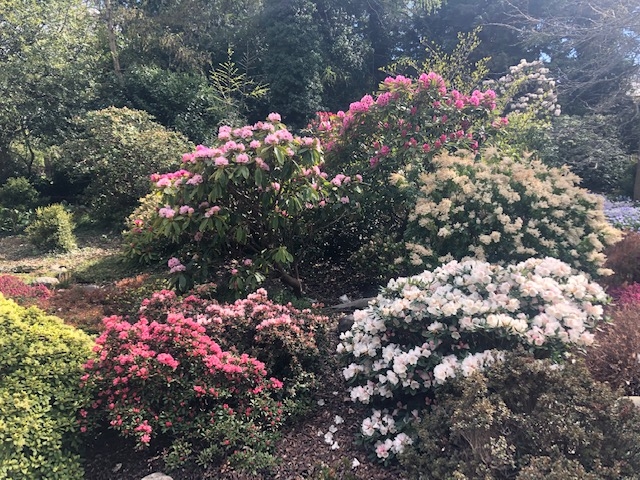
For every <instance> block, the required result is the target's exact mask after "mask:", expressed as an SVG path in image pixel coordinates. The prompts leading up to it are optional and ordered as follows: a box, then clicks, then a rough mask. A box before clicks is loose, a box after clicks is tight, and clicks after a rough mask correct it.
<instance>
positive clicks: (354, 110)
mask: <svg viewBox="0 0 640 480" xmlns="http://www.w3.org/2000/svg"><path fill="white" fill-rule="evenodd" d="M495 108H496V93H495V92H494V91H493V90H490V89H488V90H485V91H480V90H475V91H473V92H472V93H471V94H470V95H467V94H464V93H462V92H459V91H457V90H450V91H449V90H448V89H447V86H446V84H445V82H444V80H443V79H442V77H441V76H440V75H438V74H436V73H434V72H430V73H423V74H422V75H420V77H419V78H418V79H417V80H412V79H409V78H406V77H404V76H402V75H398V76H396V77H388V78H387V79H385V80H384V82H383V83H382V84H381V85H380V91H379V92H378V93H377V94H376V96H375V98H374V97H373V96H371V95H365V96H364V97H363V98H362V99H361V100H360V101H358V102H353V103H351V105H350V106H349V110H348V111H347V112H338V113H337V114H333V113H327V112H319V113H318V119H317V121H316V123H315V128H316V129H317V130H318V131H319V132H320V133H321V134H322V135H323V136H324V139H325V142H327V146H328V148H329V149H330V151H331V153H330V154H329V156H328V161H329V162H330V163H331V164H332V165H333V164H335V165H341V164H342V163H343V160H345V159H349V160H348V162H349V163H351V162H353V160H354V159H355V161H356V163H357V164H358V165H360V166H361V167H362V166H364V165H365V162H367V163H368V164H369V166H370V167H378V166H379V165H380V166H384V164H390V165H389V166H388V167H386V168H385V169H384V172H386V173H387V174H388V171H389V168H390V169H391V170H393V169H398V168H400V167H401V166H402V165H403V164H405V163H407V162H410V163H413V162H415V161H416V160H417V163H423V162H425V161H427V163H428V159H425V158H424V157H423V156H422V155H419V157H420V158H419V159H415V158H413V157H415V155H416V154H420V153H430V154H434V153H436V152H437V151H438V150H440V149H443V148H445V147H453V148H460V147H461V146H462V147H467V148H468V147H471V148H477V147H478V145H479V143H480V141H481V140H482V138H483V136H485V135H486V134H487V132H486V131H483V132H482V133H480V131H477V132H476V130H475V128H474V127H475V126H476V124H477V123H478V122H479V121H480V120H483V119H486V118H489V116H490V112H491V111H493V110H494V109H495ZM506 123H508V122H507V121H506V119H505V120H504V121H502V122H501V121H498V122H497V123H495V125H494V126H493V128H500V127H501V126H502V125H504V124H506ZM380 180H386V179H383V178H381V179H380Z"/></svg>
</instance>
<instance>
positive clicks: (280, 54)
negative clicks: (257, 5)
mask: <svg viewBox="0 0 640 480" xmlns="http://www.w3.org/2000/svg"><path fill="white" fill-rule="evenodd" d="M315 13H316V7H315V5H314V3H313V2H312V1H310V0H291V1H287V2H274V3H272V4H271V5H270V6H268V7H267V8H266V9H265V14H264V18H263V27H264V33H265V38H266V40H267V44H268V47H267V51H266V53H265V58H264V70H265V74H266V78H265V80H266V82H267V83H268V84H269V87H270V91H271V95H270V98H269V106H270V108H271V109H272V110H273V111H276V112H279V113H280V114H281V115H282V119H283V121H284V122H285V123H287V124H289V125H294V126H303V125H305V123H306V122H307V121H308V120H309V119H310V118H311V116H312V115H313V114H314V113H315V112H316V111H317V110H319V109H320V105H321V95H322V83H321V74H322V51H321V44H320V31H319V28H318V24H317V22H316V21H315V19H314V15H315Z"/></svg>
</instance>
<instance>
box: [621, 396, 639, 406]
mask: <svg viewBox="0 0 640 480" xmlns="http://www.w3.org/2000/svg"><path fill="white" fill-rule="evenodd" d="M620 398H621V400H629V401H630V402H631V403H633V405H634V406H635V407H636V408H640V397H632V396H630V397H620Z"/></svg>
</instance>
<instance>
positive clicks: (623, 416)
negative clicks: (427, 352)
mask: <svg viewBox="0 0 640 480" xmlns="http://www.w3.org/2000/svg"><path fill="white" fill-rule="evenodd" d="M639 422H640V413H638V411H637V410H636V409H635V407H634V406H633V405H632V404H631V403H630V402H627V401H622V400H618V395H617V394H616V393H615V392H613V391H611V390H610V389H609V387H607V386H606V385H604V384H600V383H598V382H595V381H594V380H593V379H592V378H591V376H590V375H589V373H588V371H587V370H586V369H585V367H584V366H583V365H582V363H581V362H579V361H578V362H576V363H575V364H572V363H568V364H566V365H564V366H560V367H559V366H557V365H555V366H553V365H552V364H551V363H549V362H548V361H543V360H535V359H533V358H532V357H529V356H523V354H511V355H508V356H507V358H506V359H505V361H504V362H503V363H501V364H499V365H498V364H497V365H496V366H494V367H492V368H490V369H489V370H488V371H486V372H485V373H484V374H476V375H473V376H471V377H468V378H462V379H459V380H456V381H454V382H451V383H450V384H447V385H446V386H444V387H443V388H442V389H441V390H440V391H439V392H437V394H436V399H435V406H434V407H433V408H432V411H431V413H428V414H425V415H424V417H423V418H422V420H421V422H420V423H419V425H418V428H417V433H418V438H419V440H418V442H417V443H416V444H415V445H414V447H412V449H411V451H410V452H409V453H407V454H406V455H405V456H404V457H403V459H402V461H403V463H404V465H405V466H406V467H407V468H408V469H409V471H410V473H411V474H412V476H413V478H421V479H442V478H492V479H496V480H497V479H510V478H518V479H542V478H545V479H546V478H557V479H560V478H562V479H578V478H580V479H584V478H589V479H596V478H597V479H611V480H614V479H615V480H618V479H622V478H636V477H635V475H636V472H637V471H638V468H640V437H639V435H638V426H639V425H640V424H639Z"/></svg>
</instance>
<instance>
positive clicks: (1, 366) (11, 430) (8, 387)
mask: <svg viewBox="0 0 640 480" xmlns="http://www.w3.org/2000/svg"><path fill="white" fill-rule="evenodd" d="M92 344H93V342H92V341H91V339H90V338H89V337H88V336H87V335H86V334H84V333H83V332H81V331H79V330H76V329H75V328H73V327H70V326H68V325H64V324H63V323H62V320H60V319H59V318H56V317H53V316H48V315H46V314H45V313H44V312H42V311H41V310H39V309H37V308H35V307H31V308H29V309H26V308H23V307H20V306H19V305H17V304H16V303H15V302H13V301H12V300H8V299H5V298H4V297H3V296H2V295H0V478H11V479H13V480H21V479H24V480H33V479H40V478H47V479H60V480H71V479H81V478H82V467H81V465H80V462H79V457H78V455H77V448H78V447H79V444H78V441H77V438H76V436H75V432H76V429H77V425H76V413H77V411H78V409H79V407H80V405H82V404H83V403H84V402H85V399H84V397H83V395H82V394H81V392H80V388H79V383H80V376H81V375H82V365H83V363H84V362H85V361H86V360H87V359H88V358H89V356H90V355H91V348H92Z"/></svg>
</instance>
